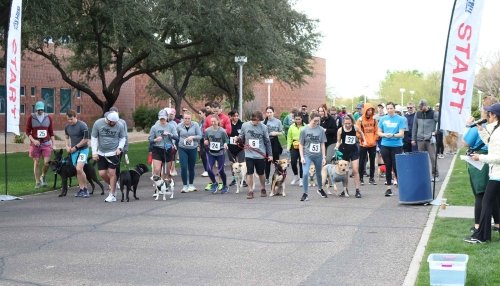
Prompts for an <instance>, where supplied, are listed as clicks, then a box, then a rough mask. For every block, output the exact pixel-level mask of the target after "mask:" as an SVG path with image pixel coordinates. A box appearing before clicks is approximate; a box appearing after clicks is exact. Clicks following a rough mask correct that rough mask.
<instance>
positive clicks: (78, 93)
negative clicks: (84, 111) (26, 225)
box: [76, 89, 82, 98]
mask: <svg viewBox="0 0 500 286" xmlns="http://www.w3.org/2000/svg"><path fill="white" fill-rule="evenodd" d="M81 97H82V92H81V91H80V90H79V89H77V90H76V98H81Z"/></svg>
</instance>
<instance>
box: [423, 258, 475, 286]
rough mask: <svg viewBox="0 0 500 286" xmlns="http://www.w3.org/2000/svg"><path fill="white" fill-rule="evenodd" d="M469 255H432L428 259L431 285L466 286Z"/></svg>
mask: <svg viewBox="0 0 500 286" xmlns="http://www.w3.org/2000/svg"><path fill="white" fill-rule="evenodd" d="M468 261H469V256H468V255H467V254H453V253H431V254H429V257H427V262H428V263H429V275H430V284H431V285H465V280H466V278H467V262H468Z"/></svg>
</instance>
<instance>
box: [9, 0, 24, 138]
mask: <svg viewBox="0 0 500 286" xmlns="http://www.w3.org/2000/svg"><path fill="white" fill-rule="evenodd" d="M22 2H23V1H22V0H13V1H12V7H11V10H10V24H9V35H8V37H7V62H6V64H5V74H6V76H5V78H6V79H5V80H6V84H5V86H6V89H5V90H6V92H7V96H6V101H7V105H6V110H5V114H6V121H7V122H6V123H7V132H12V133H15V134H16V135H19V120H20V118H19V108H20V107H19V105H20V98H19V96H20V94H21V93H20V88H21V16H22V14H21V13H22Z"/></svg>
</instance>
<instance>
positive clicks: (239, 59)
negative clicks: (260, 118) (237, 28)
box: [234, 56, 247, 118]
mask: <svg viewBox="0 0 500 286" xmlns="http://www.w3.org/2000/svg"><path fill="white" fill-rule="evenodd" d="M234 62H235V63H237V64H238V65H239V66H240V76H239V77H240V90H239V92H240V96H239V103H240V104H239V105H240V106H239V114H240V116H241V118H243V65H244V64H245V63H246V62H247V57H245V56H236V57H234Z"/></svg>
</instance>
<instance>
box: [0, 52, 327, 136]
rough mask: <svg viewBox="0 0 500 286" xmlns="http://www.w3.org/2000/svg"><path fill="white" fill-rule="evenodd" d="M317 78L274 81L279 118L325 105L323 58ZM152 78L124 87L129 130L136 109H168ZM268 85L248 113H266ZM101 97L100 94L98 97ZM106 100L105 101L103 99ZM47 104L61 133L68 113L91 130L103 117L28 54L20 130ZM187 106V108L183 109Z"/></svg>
mask: <svg viewBox="0 0 500 286" xmlns="http://www.w3.org/2000/svg"><path fill="white" fill-rule="evenodd" d="M313 68H314V74H313V76H311V77H308V78H307V79H306V81H307V84H305V85H303V86H302V87H300V88H296V89H290V88H289V87H287V86H285V85H284V84H282V83H280V82H277V81H274V83H273V84H272V86H271V105H272V106H274V108H275V109H276V112H277V114H280V113H281V112H283V111H289V110H290V109H291V108H292V107H296V106H300V105H301V104H307V105H308V106H309V107H310V108H316V107H317V106H319V105H320V104H322V103H324V102H325V97H326V62H325V59H322V58H314V63H313ZM0 77H1V78H2V79H5V70H4V69H1V70H0ZM148 81H149V78H148V77H147V76H138V77H135V78H133V79H132V80H129V81H128V82H127V83H125V84H124V85H123V86H122V89H121V91H120V96H119V98H118V101H117V102H116V103H115V106H117V107H118V109H119V111H120V114H121V116H122V118H124V119H125V120H127V123H128V125H129V126H133V125H134V124H133V120H132V114H133V112H134V110H135V107H136V106H140V105H150V106H152V105H158V104H160V105H161V106H167V103H166V102H165V101H160V102H159V103H158V102H156V101H155V100H154V99H153V98H151V97H149V95H148V90H147V88H146V86H147V84H148ZM4 82H5V81H3V82H2V84H0V96H1V99H2V100H1V103H0V114H1V115H0V128H1V129H0V130H1V131H0V133H3V130H5V116H4V115H5V106H4V105H5V103H4V102H5V101H4V99H5V95H6V92H5V84H4ZM89 85H90V87H91V88H92V90H94V91H99V90H100V81H93V82H90V83H89ZM267 88H268V85H267V84H265V83H264V81H262V83H259V84H255V85H254V86H253V90H254V94H255V99H254V100H253V101H251V102H247V103H244V109H245V110H255V109H259V110H262V111H264V108H265V107H266V106H267V90H268V89H267ZM98 94H99V93H98ZM102 98H104V97H102ZM39 100H43V101H44V102H45V105H46V112H48V113H49V114H51V116H52V118H53V119H54V124H55V126H54V128H55V129H56V130H61V129H63V127H64V126H65V125H66V116H65V113H66V110H67V109H70V108H71V109H74V110H76V111H77V113H78V114H79V115H78V116H79V118H80V119H81V120H83V121H85V122H87V124H89V126H91V125H92V124H93V122H94V121H95V120H96V119H97V118H99V117H101V116H102V110H101V108H100V107H99V106H97V105H96V104H95V103H94V102H93V101H92V99H91V98H90V97H89V96H88V95H86V94H84V93H80V92H79V91H78V90H76V89H74V88H73V87H71V86H70V85H68V84H67V83H66V82H64V81H63V80H62V78H61V75H60V74H59V72H58V71H57V70H56V69H55V68H54V67H53V66H52V65H51V64H50V63H49V62H48V61H47V60H45V59H44V58H42V57H41V56H38V55H36V54H33V53H29V52H26V53H25V55H24V57H23V61H22V65H21V119H20V126H19V129H20V131H21V132H24V130H25V125H26V119H27V117H28V116H29V114H30V113H31V112H32V111H33V109H34V105H35V103H36V102H37V101H39ZM183 106H184V105H183ZM194 106H195V108H200V107H202V106H203V103H202V102H197V103H195V105H194Z"/></svg>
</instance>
